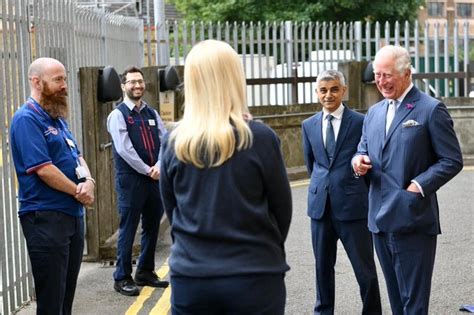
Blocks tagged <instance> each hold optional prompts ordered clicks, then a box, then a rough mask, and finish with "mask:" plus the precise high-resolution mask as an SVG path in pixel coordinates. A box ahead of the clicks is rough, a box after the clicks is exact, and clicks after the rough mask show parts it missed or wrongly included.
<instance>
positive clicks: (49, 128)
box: [44, 126, 58, 136]
mask: <svg viewBox="0 0 474 315" xmlns="http://www.w3.org/2000/svg"><path fill="white" fill-rule="evenodd" d="M49 134H53V135H54V136H57V135H58V129H56V128H54V127H53V126H48V129H47V130H46V131H45V132H44V135H45V136H47V135H49Z"/></svg>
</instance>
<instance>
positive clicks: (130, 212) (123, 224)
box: [107, 66, 168, 296]
mask: <svg viewBox="0 0 474 315" xmlns="http://www.w3.org/2000/svg"><path fill="white" fill-rule="evenodd" d="M121 80H122V84H121V87H122V91H123V92H124V98H123V102H122V103H120V104H119V105H117V107H116V108H115V109H114V110H113V111H112V112H111V113H110V115H109V117H108V118H107V130H108V131H109V133H110V135H111V136H112V143H113V158H114V165H115V188H116V191H117V199H118V200H117V201H118V210H119V214H120V226H119V237H118V243H117V265H116V269H115V272H114V280H115V283H114V289H115V290H116V291H117V292H119V293H121V294H123V295H128V296H134V295H138V294H139V290H138V288H137V285H139V286H145V285H147V286H152V287H160V288H166V287H167V286H168V282H167V281H161V280H160V279H159V278H158V276H157V275H156V273H155V271H154V269H155V248H156V241H157V237H158V231H159V226H160V220H161V217H162V215H163V206H162V203H161V197H160V191H159V182H158V180H159V178H160V146H161V140H162V137H163V135H164V134H165V133H166V129H165V127H164V124H163V122H162V120H161V118H160V116H159V115H158V113H157V111H156V110H154V109H153V108H151V107H150V106H148V105H147V104H146V103H145V102H144V101H143V100H142V97H143V94H144V93H145V81H144V79H143V73H142V71H141V70H140V69H139V68H137V67H134V66H131V67H128V68H127V69H125V71H124V72H123V74H122V78H121ZM140 217H141V225H142V233H141V247H140V258H139V262H138V266H137V270H136V272H135V278H134V279H133V278H132V248H133V241H134V238H135V234H136V231H137V227H138V223H139V221H140Z"/></svg>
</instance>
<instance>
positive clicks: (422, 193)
mask: <svg viewBox="0 0 474 315" xmlns="http://www.w3.org/2000/svg"><path fill="white" fill-rule="evenodd" d="M411 182H412V183H413V184H415V185H416V187H418V190H419V191H420V193H421V195H422V196H423V198H424V197H425V193H424V192H423V188H421V185H420V184H419V183H418V182H417V181H416V180H414V179H413V180H412V181H411Z"/></svg>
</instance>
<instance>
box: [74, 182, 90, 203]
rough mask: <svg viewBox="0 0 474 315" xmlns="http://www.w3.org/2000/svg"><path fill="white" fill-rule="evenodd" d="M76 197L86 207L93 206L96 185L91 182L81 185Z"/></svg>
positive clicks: (78, 186)
mask: <svg viewBox="0 0 474 315" xmlns="http://www.w3.org/2000/svg"><path fill="white" fill-rule="evenodd" d="M74 197H75V198H76V200H77V201H79V202H80V203H82V204H83V205H85V206H90V205H92V203H93V202H94V184H93V183H92V182H91V181H89V180H86V181H85V182H83V183H79V184H78V185H77V187H76V195H75V196H74Z"/></svg>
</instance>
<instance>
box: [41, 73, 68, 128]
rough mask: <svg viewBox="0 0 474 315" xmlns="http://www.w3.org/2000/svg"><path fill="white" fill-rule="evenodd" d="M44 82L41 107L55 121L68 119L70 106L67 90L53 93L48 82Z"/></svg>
mask: <svg viewBox="0 0 474 315" xmlns="http://www.w3.org/2000/svg"><path fill="white" fill-rule="evenodd" d="M42 82H43V89H42V91H41V106H42V107H43V109H44V110H45V111H46V112H47V113H48V114H49V115H50V116H51V117H53V118H54V119H56V118H59V117H61V118H67V115H68V112H69V105H68V99H67V90H66V89H64V90H61V91H58V92H53V91H51V89H50V88H49V85H48V82H46V81H42Z"/></svg>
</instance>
